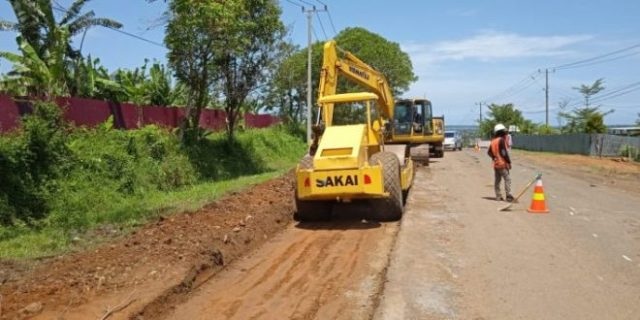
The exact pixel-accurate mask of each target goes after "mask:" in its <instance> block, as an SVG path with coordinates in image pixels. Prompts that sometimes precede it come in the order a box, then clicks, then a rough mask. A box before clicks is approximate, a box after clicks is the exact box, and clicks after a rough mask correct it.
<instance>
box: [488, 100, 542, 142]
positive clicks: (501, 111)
mask: <svg viewBox="0 0 640 320" xmlns="http://www.w3.org/2000/svg"><path fill="white" fill-rule="evenodd" d="M498 123H502V124H503V125H505V126H506V127H507V128H508V127H509V126H511V125H515V126H517V127H518V129H519V131H520V132H521V133H533V132H535V130H536V125H535V124H534V123H533V122H532V121H531V120H528V119H525V118H524V117H523V116H522V112H521V111H520V110H518V109H516V107H515V106H514V105H513V104H512V103H508V104H495V103H492V104H491V105H490V106H489V111H488V115H487V117H485V118H484V119H483V120H482V122H480V134H481V135H482V136H483V137H490V136H491V135H492V134H493V127H494V126H495V125H496V124H498Z"/></svg>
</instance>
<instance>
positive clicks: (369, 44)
mask: <svg viewBox="0 0 640 320" xmlns="http://www.w3.org/2000/svg"><path fill="white" fill-rule="evenodd" d="M335 40H336V43H337V44H338V46H339V48H341V49H344V50H347V51H350V52H351V53H353V54H354V55H356V56H357V57H358V58H360V59H361V60H363V61H364V62H366V63H367V64H368V65H370V66H372V67H374V68H375V69H377V70H379V71H380V72H382V73H383V74H384V75H385V77H386V78H387V81H388V82H389V85H390V86H391V89H392V91H393V93H394V95H396V96H399V95H401V94H402V93H403V92H405V91H406V90H408V88H409V85H410V84H411V83H413V82H415V81H416V80H417V77H416V75H415V74H414V72H413V65H412V63H411V59H410V58H409V55H408V54H407V53H406V52H403V51H402V50H401V49H400V45H399V44H398V43H395V42H392V41H389V40H387V39H385V38H384V37H382V36H380V35H378V34H376V33H373V32H371V31H368V30H366V29H364V28H360V27H356V28H346V29H344V30H342V31H340V33H339V34H338V35H337V36H336V37H335ZM311 49H312V62H311V66H312V76H311V90H312V96H313V97H317V96H318V92H317V90H318V81H319V78H320V68H321V66H322V50H323V43H320V42H316V43H314V44H312V47H311ZM306 66H307V48H303V49H299V50H297V51H295V52H294V53H293V54H291V56H289V57H288V58H287V59H285V60H284V61H283V62H282V63H281V64H280V67H279V68H278V70H277V72H276V76H275V77H274V78H272V80H273V82H272V85H271V88H272V89H274V90H275V91H274V92H272V94H273V95H274V96H278V95H280V100H281V101H286V102H287V103H289V105H288V106H286V105H278V106H277V107H285V108H289V107H293V108H292V109H293V110H292V111H293V112H292V113H293V114H299V113H300V112H299V111H300V110H304V109H305V108H306V98H305V97H306V93H307V88H306V78H307V68H306ZM361 90H362V88H359V87H358V86H357V85H356V84H354V83H351V82H348V81H345V80H344V79H341V80H340V81H339V83H338V92H350V91H361ZM345 111H348V110H347V109H342V110H336V112H345Z"/></svg>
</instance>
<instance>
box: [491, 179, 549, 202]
mask: <svg viewBox="0 0 640 320" xmlns="http://www.w3.org/2000/svg"><path fill="white" fill-rule="evenodd" d="M541 178H542V173H538V174H536V176H535V177H534V178H533V179H532V180H531V181H529V183H527V185H526V186H525V187H524V188H522V191H520V193H518V195H517V196H516V197H515V198H514V199H513V201H511V202H510V203H509V204H508V205H506V206H504V207H502V208H500V209H498V211H506V210H509V209H510V208H511V206H512V205H513V204H514V203H517V202H518V199H520V197H522V195H523V194H524V193H525V192H526V191H527V189H529V187H531V185H532V184H533V183H534V182H536V180H538V179H541Z"/></svg>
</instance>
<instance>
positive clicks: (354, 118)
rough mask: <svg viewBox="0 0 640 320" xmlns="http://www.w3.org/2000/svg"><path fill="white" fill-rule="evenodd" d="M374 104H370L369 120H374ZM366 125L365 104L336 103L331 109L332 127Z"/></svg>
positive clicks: (375, 114)
mask: <svg viewBox="0 0 640 320" xmlns="http://www.w3.org/2000/svg"><path fill="white" fill-rule="evenodd" d="M377 117H378V116H377V110H376V107H375V103H374V102H371V119H372V120H373V119H376V118H377ZM362 123H367V102H366V101H358V102H348V103H336V104H335V105H334V108H333V125H337V126H341V125H349V124H362Z"/></svg>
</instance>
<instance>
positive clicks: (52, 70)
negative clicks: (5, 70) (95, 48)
mask: <svg viewBox="0 0 640 320" xmlns="http://www.w3.org/2000/svg"><path fill="white" fill-rule="evenodd" d="M87 1H89V0H76V1H74V2H73V4H72V5H71V7H70V8H69V9H65V8H63V7H61V6H60V5H58V4H57V2H55V1H50V0H9V2H10V4H11V7H12V8H13V11H14V13H15V15H16V19H17V22H9V21H0V30H13V31H17V32H18V33H19V34H20V35H19V36H18V37H17V38H16V41H17V42H18V46H19V48H20V51H21V53H22V57H19V56H16V55H15V54H11V53H7V52H1V53H0V57H3V58H5V59H8V60H9V61H11V62H13V63H14V69H13V70H12V71H11V72H10V73H9V74H8V76H7V77H4V79H2V80H3V82H5V83H7V82H12V83H14V84H15V83H16V82H17V81H21V82H25V83H28V84H29V86H27V92H26V93H27V94H36V95H45V96H50V95H53V94H57V95H60V94H64V93H68V84H69V85H71V86H73V85H74V84H75V83H77V81H74V79H72V78H71V76H72V73H73V72H72V70H73V69H74V65H76V64H78V63H81V62H82V61H81V60H82V55H81V53H80V51H79V50H76V49H74V48H72V47H71V41H70V39H71V37H73V36H75V35H79V34H80V33H82V32H86V30H88V29H89V28H91V27H94V26H103V27H107V28H116V29H117V28H120V27H122V25H121V24H120V23H119V22H117V21H115V20H111V19H107V18H96V17H95V13H94V12H93V11H89V12H86V13H84V14H81V11H82V7H83V6H84V5H85V4H86V3H87ZM54 10H56V11H60V12H62V13H63V15H62V18H61V19H60V21H59V22H58V21H56V19H55V16H54V14H53V11H54ZM45 69H46V70H45ZM21 77H23V78H24V79H20V78H21ZM71 91H77V90H71Z"/></svg>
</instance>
